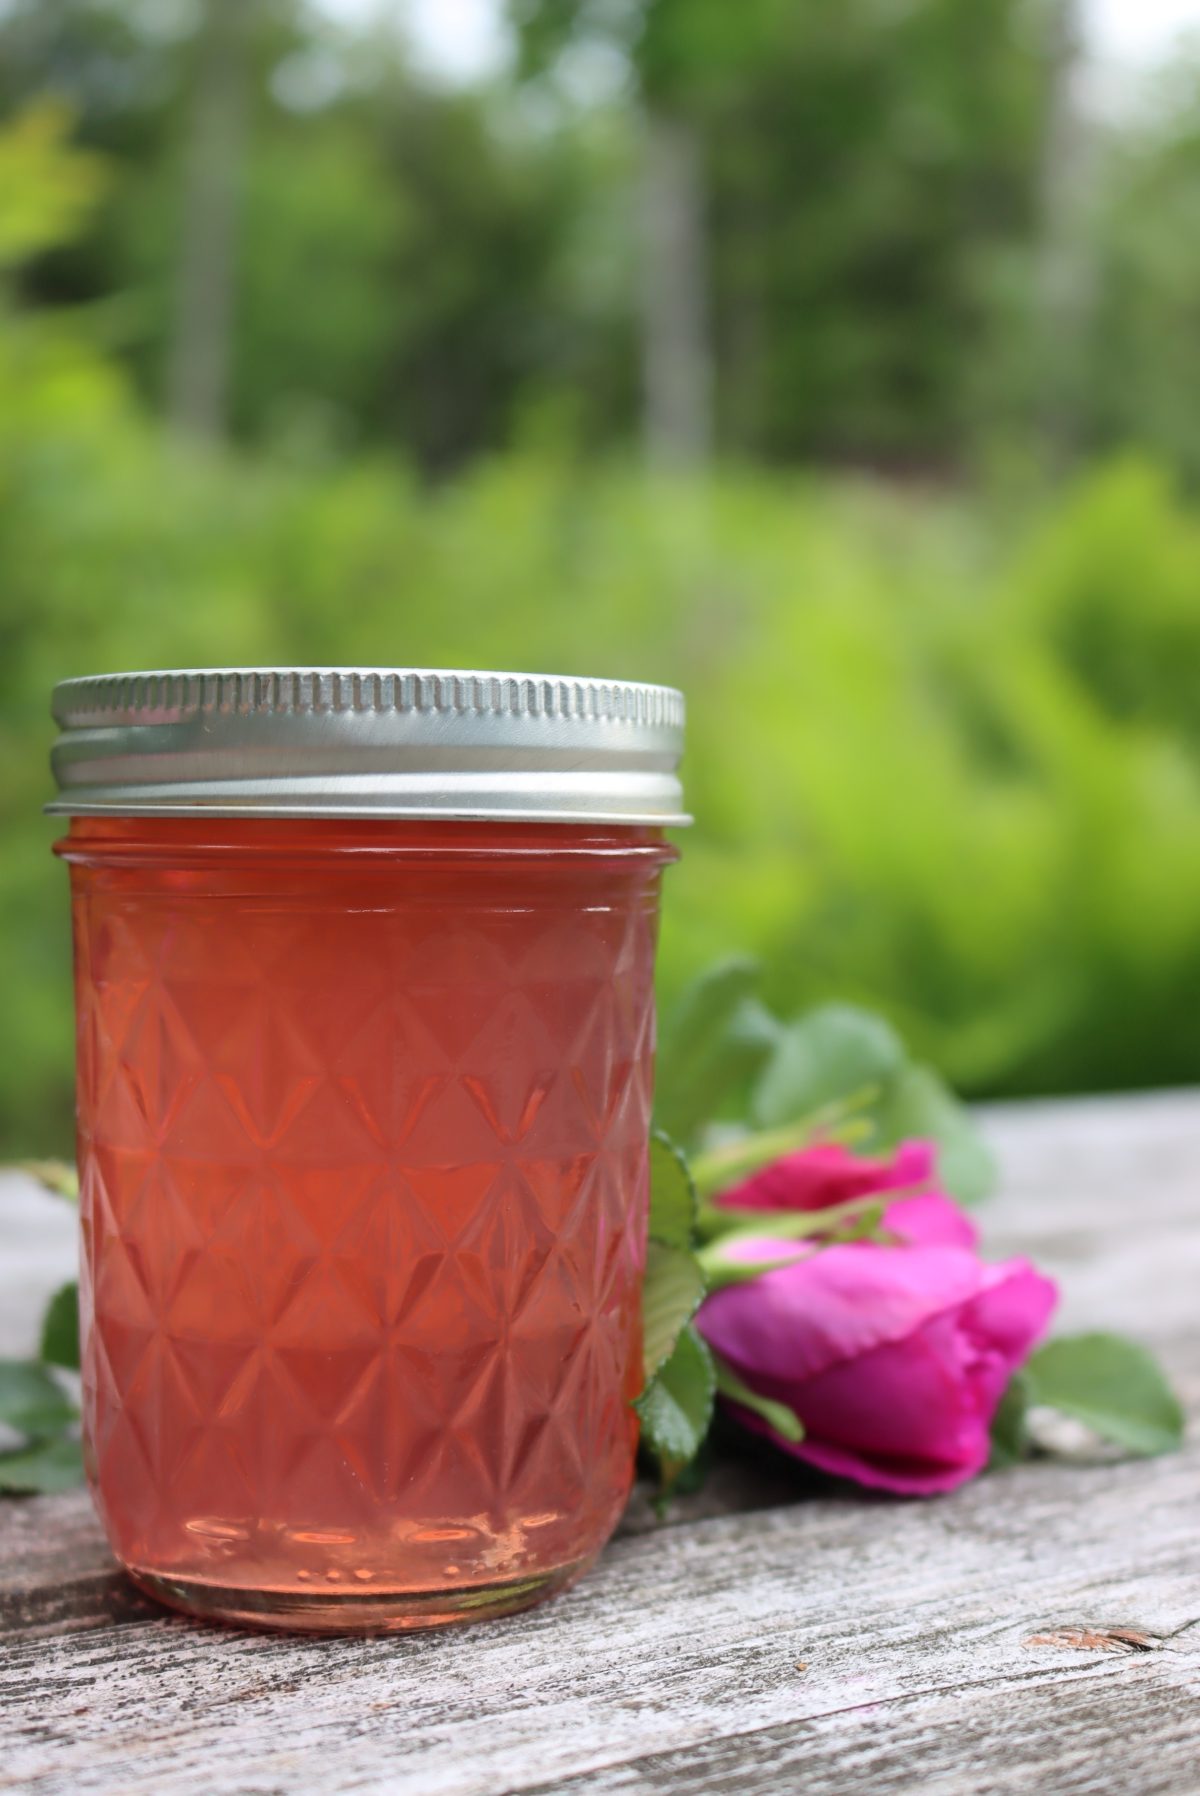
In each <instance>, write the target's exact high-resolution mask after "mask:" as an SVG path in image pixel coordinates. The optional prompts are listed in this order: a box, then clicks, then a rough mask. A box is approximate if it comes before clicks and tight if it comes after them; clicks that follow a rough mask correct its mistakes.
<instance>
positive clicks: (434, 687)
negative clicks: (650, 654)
mask: <svg viewBox="0 0 1200 1796" xmlns="http://www.w3.org/2000/svg"><path fill="white" fill-rule="evenodd" d="M52 711H53V715H54V718H55V720H56V721H57V722H58V723H60V724H62V725H64V726H66V727H68V728H81V727H86V726H87V725H88V724H101V725H102V724H106V723H154V722H166V721H168V720H170V719H171V718H175V717H188V716H195V715H197V714H204V713H209V712H212V713H216V714H225V715H234V716H243V717H249V716H261V715H268V716H279V715H295V714H297V713H319V712H335V713H339V712H341V713H344V712H380V713H385V712H409V711H434V712H445V713H449V714H455V715H461V714H463V713H473V714H475V715H490V716H493V717H513V718H518V717H561V718H564V719H571V718H577V719H579V720H580V721H581V722H582V721H589V722H603V721H611V722H617V723H633V724H639V725H641V726H642V727H643V728H650V729H663V728H665V729H682V727H683V724H684V699H683V694H682V693H681V692H678V691H676V690H675V688H674V687H670V686H654V685H648V684H645V683H643V682H640V681H633V680H595V679H581V678H578V677H576V676H573V675H564V674H527V673H504V672H495V673H493V672H476V671H467V670H462V669H453V670H451V669H433V668H403V669H395V670H384V669H369V668H368V669H360V668H196V669H166V670H157V671H154V672H146V673H115V674H97V675H87V676H84V677H83V678H80V679H72V680H63V681H62V682H60V684H59V685H57V686H56V687H55V688H54V696H53V701H52Z"/></svg>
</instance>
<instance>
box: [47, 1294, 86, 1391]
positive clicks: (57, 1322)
mask: <svg viewBox="0 0 1200 1796" xmlns="http://www.w3.org/2000/svg"><path fill="white" fill-rule="evenodd" d="M41 1356H42V1359H43V1360H44V1361H45V1362H46V1364H47V1365H51V1366H65V1367H66V1368H67V1370H68V1371H69V1372H78V1370H79V1286H78V1285H77V1284H76V1283H75V1282H74V1280H72V1282H71V1283H70V1284H69V1285H64V1286H63V1287H62V1289H61V1290H60V1291H56V1292H55V1293H54V1296H53V1297H52V1298H51V1299H50V1302H49V1303H48V1304H47V1306H46V1314H45V1315H44V1316H43V1317H42V1345H41Z"/></svg>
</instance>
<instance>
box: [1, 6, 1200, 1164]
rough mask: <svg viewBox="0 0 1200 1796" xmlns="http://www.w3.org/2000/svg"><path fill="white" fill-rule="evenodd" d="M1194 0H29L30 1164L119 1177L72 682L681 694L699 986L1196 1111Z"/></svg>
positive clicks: (1199, 788)
mask: <svg viewBox="0 0 1200 1796" xmlns="http://www.w3.org/2000/svg"><path fill="white" fill-rule="evenodd" d="M1191 14H1195V15H1196V16H1197V18H1198V19H1200V5H1193V4H1189V0H1170V3H1169V0H1140V3H1139V4H1137V5H1134V0H1110V3H1109V4H1108V5H1100V4H1096V5H1094V6H1093V7H1092V8H1091V10H1089V9H1088V8H1087V6H1086V5H1084V4H1083V0H737V4H736V5H735V4H731V3H730V0H510V3H509V4H508V5H507V6H506V5H505V4H504V0H470V3H468V0H423V3H421V4H418V3H417V0H413V4H411V5H409V6H407V7H406V6H404V5H403V4H400V3H399V0H397V3H396V4H393V5H390V6H389V5H386V4H380V5H374V6H372V5H370V4H367V3H365V0H361V3H359V4H352V3H351V0H325V3H324V4H321V5H318V4H316V3H315V0H311V3H309V0H3V3H0V115H2V116H0V651H2V652H0V703H2V707H3V713H2V720H0V810H2V822H3V836H2V839H0V1017H2V1018H3V1026H2V1029H0V1152H6V1153H48V1152H52V1151H56V1150H57V1151H63V1150H66V1149H68V1148H69V1145H70V1116H71V1022H70V993H69V956H68V933H67V932H68V922H67V909H66V880H65V876H64V875H63V873H62V871H61V869H59V868H58V867H57V866H56V865H55V864H54V863H53V862H52V860H51V857H50V855H49V844H50V842H51V841H52V839H53V836H54V833H55V831H54V827H53V825H51V824H50V823H48V822H47V821H46V820H44V819H42V818H41V817H40V815H39V807H40V805H41V803H42V802H43V801H44V799H45V798H46V797H47V796H48V776H47V772H46V753H47V750H48V747H49V743H50V739H51V727H50V723H49V719H48V715H47V699H48V694H49V690H50V687H51V685H52V684H53V682H54V681H55V680H56V679H59V678H62V677H64V676H67V675H71V674H78V673H85V672H95V671H102V670H108V669H117V668H124V667H138V666H186V665H190V664H218V665H236V664H245V663H256V662H263V663H273V662H282V663H291V664H296V663H301V664H303V663H333V664H354V663H382V664H388V665H402V664H424V665H434V666H436V665H439V664H441V665H468V666H500V667H520V668H531V669H536V670H548V671H567V672H583V673H594V674H603V675H610V676H626V677H634V678H645V679H661V680H666V681H669V682H672V683H677V684H680V685H682V686H684V687H685V688H686V689H687V693H688V697H689V701H690V737H689V751H688V759H687V778H688V791H689V798H690V801H691V805H692V807H693V809H694V811H695V813H696V815H697V819H698V822H697V827H696V828H695V830H694V831H693V832H692V833H691V834H690V836H689V837H688V839H687V841H686V845H685V846H686V854H685V859H684V861H683V863H682V865H681V866H680V868H679V869H678V870H677V871H676V872H675V873H673V874H672V875H671V891H670V899H669V905H668V916H667V924H666V930H665V940H664V951H663V984H664V987H665V990H666V992H667V995H668V997H669V995H670V994H671V993H672V992H673V991H677V990H678V989H679V987H680V985H681V983H682V982H683V981H684V980H685V979H686V978H687V977H688V976H689V975H690V974H692V973H693V972H695V971H697V970H698V969H700V968H702V967H703V966H705V965H706V964H707V963H708V962H710V961H711V960H713V959H715V958H717V957H718V956H720V955H723V954H726V953H730V952H735V951H737V952H746V953H750V954H752V955H755V956H757V957H758V958H759V959H760V960H761V962H762V967H763V974H762V984H763V993H764V996H765V997H766V998H767V999H768V1001H769V1002H770V1003H772V1004H773V1005H774V1006H775V1007H776V1008H777V1009H780V1010H782V1011H785V1012H786V1011H790V1010H793V1009H795V1008H798V1007H799V1006H801V1005H803V1004H805V1003H808V1002H812V1001H816V1000H818V999H821V998H824V997H827V996H830V995H833V994H836V995H838V996H841V997H845V998H850V999H855V1000H859V1001H863V1002H867V1003H870V1004H874V1005H876V1006H878V1007H880V1008H882V1009H883V1010H884V1011H885V1012H886V1013H887V1014H888V1015H889V1016H890V1017H891V1018H892V1019H893V1020H894V1021H895V1022H896V1023H897V1024H898V1025H899V1026H900V1028H901V1029H902V1030H903V1031H904V1033H905V1034H906V1035H907V1036H908V1037H909V1039H910V1040H911V1042H912V1044H913V1045H914V1047H915V1049H916V1050H917V1051H918V1052H920V1053H921V1054H923V1055H925V1056H927V1057H930V1058H932V1059H933V1060H935V1061H936V1062H937V1063H938V1064H939V1065H940V1066H941V1067H942V1068H943V1069H944V1070H945V1071H946V1072H947V1073H948V1075H949V1076H950V1077H951V1078H952V1079H953V1080H954V1081H955V1082H957V1083H958V1085H959V1086H960V1087H961V1088H962V1089H963V1090H964V1091H965V1092H966V1093H968V1094H969V1095H973V1096H980V1095H1002V1094H1017V1093H1040V1092H1051V1091H1074V1090H1084V1089H1104V1088H1114V1087H1132V1086H1143V1085H1152V1084H1163V1083H1170V1082H1185V1081H1188V1080H1194V1079H1195V1078H1196V1077H1197V1075H1198V1074H1200V501H1198V499H1197V484H1198V482H1200V54H1196V53H1194V52H1193V51H1192V50H1191V49H1190V48H1189V47H1188V41H1187V38H1186V36H1182V37H1181V36H1178V35H1176V34H1175V33H1174V32H1173V30H1172V29H1171V27H1173V26H1175V25H1180V24H1184V25H1186V23H1187V20H1188V17H1189V15H1191Z"/></svg>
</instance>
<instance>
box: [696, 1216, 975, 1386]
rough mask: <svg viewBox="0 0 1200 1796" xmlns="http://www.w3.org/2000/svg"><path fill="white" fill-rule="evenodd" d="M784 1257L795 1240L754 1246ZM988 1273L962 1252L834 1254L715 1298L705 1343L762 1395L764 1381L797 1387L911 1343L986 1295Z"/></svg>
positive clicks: (706, 1311)
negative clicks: (948, 1313) (940, 1318)
mask: <svg viewBox="0 0 1200 1796" xmlns="http://www.w3.org/2000/svg"><path fill="white" fill-rule="evenodd" d="M754 1245H755V1257H761V1258H764V1259H772V1258H783V1257H784V1256H786V1255H787V1254H788V1253H792V1252H794V1251H795V1244H794V1243H792V1242H787V1241H771V1240H763V1241H761V1242H756V1243H755V1244H754ZM979 1283H980V1266H979V1262H978V1260H977V1259H976V1258H975V1256H974V1254H971V1253H968V1252H967V1251H966V1250H965V1249H963V1248H958V1247H878V1246H875V1245H873V1244H870V1243H865V1242H862V1243H856V1244H854V1245H850V1246H844V1247H828V1248H824V1249H823V1250H821V1251H820V1252H815V1253H813V1254H812V1255H811V1256H810V1257H809V1258H808V1259H805V1260H801V1261H799V1262H798V1263H797V1264H795V1265H791V1266H787V1267H785V1268H783V1269H781V1270H780V1271H778V1272H768V1273H765V1274H764V1275H763V1276H762V1277H761V1278H757V1279H755V1280H753V1281H752V1282H751V1283H749V1284H744V1285H730V1286H727V1287H726V1288H725V1289H724V1290H723V1291H716V1292H714V1293H713V1295H712V1296H711V1297H709V1298H708V1299H707V1300H706V1301H705V1303H704V1305H703V1307H702V1309H701V1311H700V1315H699V1317H698V1323H699V1327H700V1332H701V1334H703V1335H704V1337H705V1339H706V1340H707V1341H708V1342H709V1344H710V1345H711V1346H712V1347H714V1348H715V1349H716V1351H717V1352H718V1353H722V1354H724V1355H725V1357H726V1359H729V1360H732V1361H733V1362H734V1363H735V1364H736V1365H737V1366H738V1368H739V1370H741V1371H742V1375H743V1376H748V1378H749V1382H750V1383H752V1384H754V1385H755V1387H756V1388H757V1387H758V1382H759V1377H760V1376H765V1377H767V1378H772V1379H780V1380H783V1381H785V1382H788V1383H799V1382H801V1381H803V1380H804V1379H807V1378H812V1377H814V1376H815V1375H816V1374H817V1373H818V1372H823V1371H825V1370H826V1369H827V1368H828V1367H829V1366H832V1365H836V1364H838V1363H839V1362H840V1361H842V1360H847V1359H856V1358H857V1357H858V1356H859V1355H860V1354H863V1353H869V1352H870V1351H871V1350H872V1349H873V1348H875V1347H880V1346H883V1345H884V1344H885V1343H886V1342H889V1341H900V1340H903V1339H904V1338H905V1337H906V1336H908V1335H911V1334H912V1333H913V1332H914V1331H915V1330H916V1329H918V1328H920V1327H921V1325H922V1324H923V1323H924V1322H926V1321H927V1320H928V1319H929V1318H930V1317H931V1316H934V1315H937V1314H938V1313H939V1312H941V1311H943V1310H945V1309H948V1308H951V1307H954V1306H956V1305H958V1304H961V1303H965V1302H966V1301H968V1299H970V1298H972V1297H974V1296H975V1295H976V1293H977V1292H978V1290H979Z"/></svg>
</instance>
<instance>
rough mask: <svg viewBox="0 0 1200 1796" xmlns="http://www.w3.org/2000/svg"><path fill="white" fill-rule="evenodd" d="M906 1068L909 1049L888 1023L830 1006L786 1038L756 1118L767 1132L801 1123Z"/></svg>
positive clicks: (761, 1088) (762, 1083)
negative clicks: (906, 1052)
mask: <svg viewBox="0 0 1200 1796" xmlns="http://www.w3.org/2000/svg"><path fill="white" fill-rule="evenodd" d="M903 1065H904V1046H903V1043H902V1042H901V1040H900V1038H899V1036H898V1035H897V1034H896V1032H895V1030H894V1029H893V1028H892V1027H891V1025H890V1024H889V1023H886V1022H884V1020H883V1018H882V1017H878V1016H872V1015H871V1013H870V1012H869V1011H866V1010H858V1009H856V1008H855V1007H854V1006H853V1005H850V1004H826V1005H824V1006H822V1008H821V1009H819V1010H812V1011H809V1013H808V1015H807V1016H802V1017H800V1018H799V1019H798V1021H796V1022H794V1023H792V1024H790V1025H789V1026H788V1027H787V1028H786V1029H785V1030H784V1031H783V1032H782V1035H781V1037H780V1040H779V1045H778V1047H777V1048H776V1050H775V1053H774V1054H773V1055H772V1057H771V1059H770V1060H769V1061H768V1063H767V1065H766V1067H765V1068H764V1070H763V1073H762V1077H761V1078H760V1079H759V1082H758V1085H757V1087H756V1088H755V1092H754V1113H755V1116H756V1118H757V1120H758V1122H759V1123H760V1124H761V1125H762V1126H763V1127H764V1128H777V1127H779V1126H780V1125H782V1124H784V1123H793V1122H798V1121H799V1120H800V1119H801V1118H804V1117H812V1116H813V1115H814V1113H815V1112H817V1111H820V1110H823V1109H825V1108H826V1107H827V1106H829V1105H831V1104H834V1103H836V1102H837V1101H838V1100H839V1099H845V1098H849V1097H851V1096H853V1095H854V1094H855V1093H858V1092H861V1091H863V1090H864V1089H865V1088H867V1087H871V1086H885V1085H887V1084H888V1082H889V1081H890V1080H891V1079H893V1078H894V1077H895V1076H896V1074H897V1073H898V1072H899V1071H900V1069H901V1067H902V1066H903Z"/></svg>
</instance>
